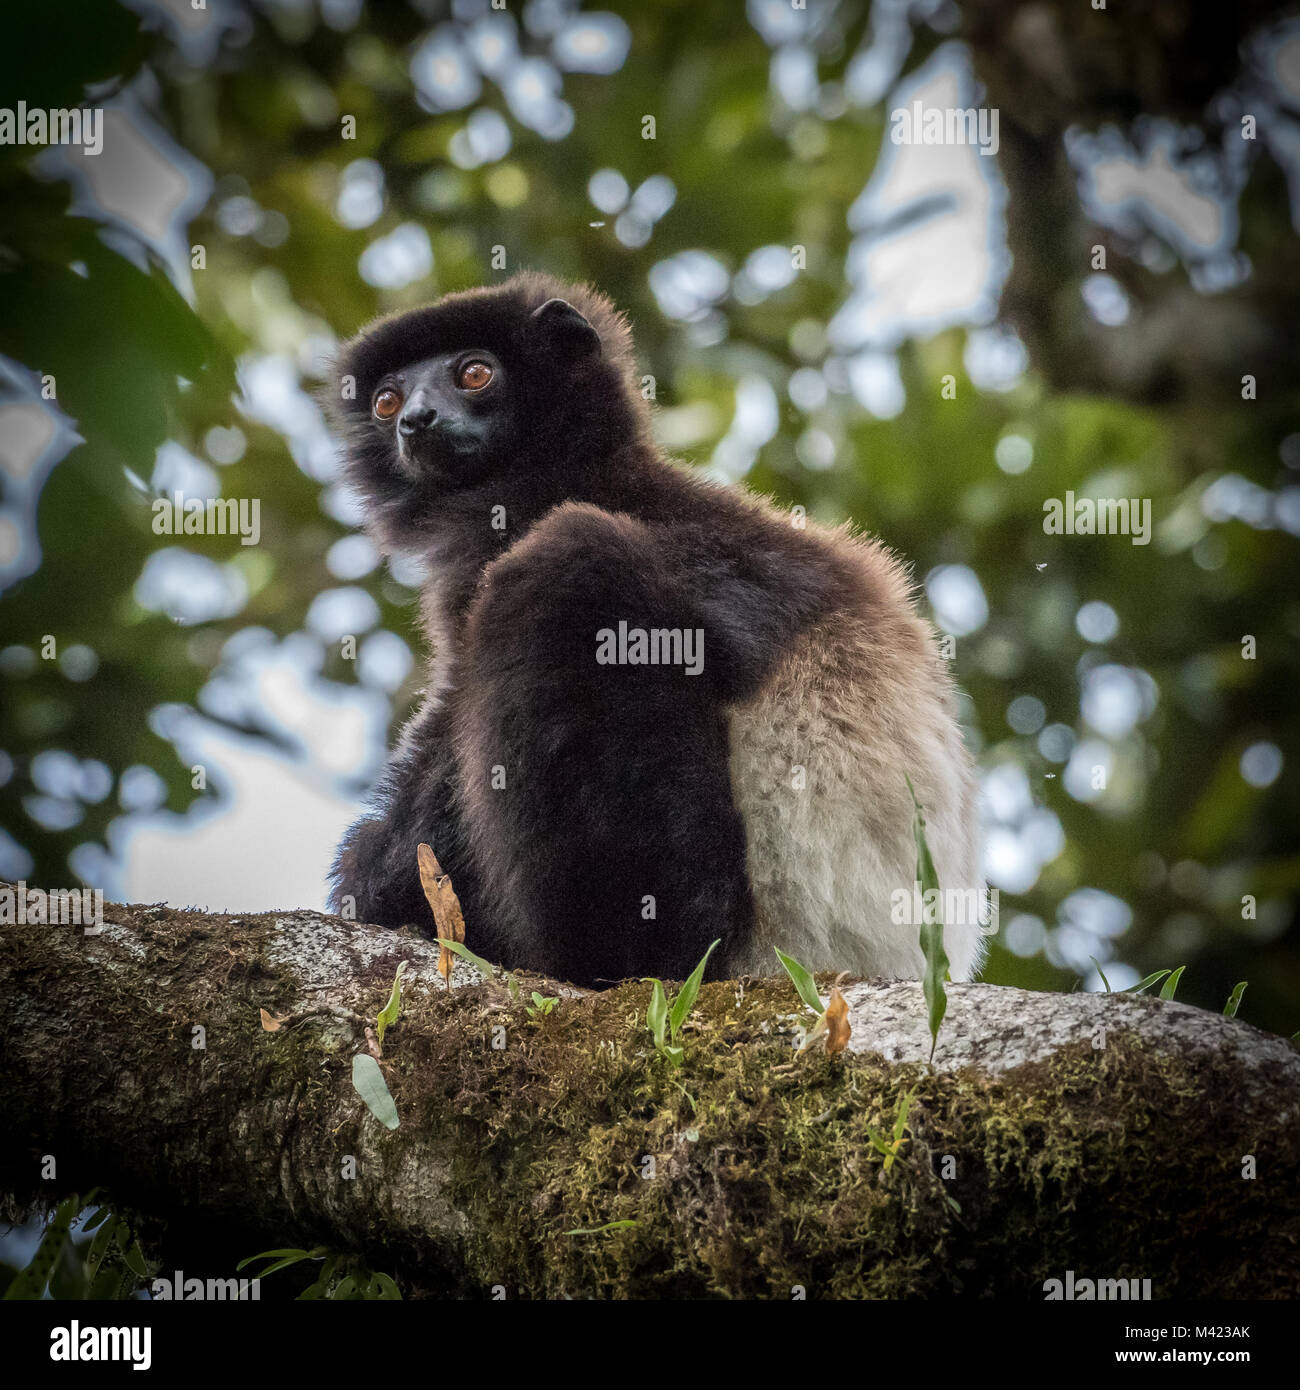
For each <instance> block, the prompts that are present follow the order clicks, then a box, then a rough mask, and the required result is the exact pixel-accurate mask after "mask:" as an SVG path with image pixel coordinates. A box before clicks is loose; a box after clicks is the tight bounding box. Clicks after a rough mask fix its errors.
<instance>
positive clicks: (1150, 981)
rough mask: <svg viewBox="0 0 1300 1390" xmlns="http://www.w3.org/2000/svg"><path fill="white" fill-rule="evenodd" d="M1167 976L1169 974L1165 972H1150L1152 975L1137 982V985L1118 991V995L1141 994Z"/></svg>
mask: <svg viewBox="0 0 1300 1390" xmlns="http://www.w3.org/2000/svg"><path fill="white" fill-rule="evenodd" d="M1168 974H1169V972H1168V971H1167V970H1155V971H1152V973H1151V974H1150V975H1148V976H1147V977H1146V979H1145V980H1139V981H1138V982H1137V984H1135V985H1130V986H1129V987H1128V988H1127V989H1122V990H1120V993H1121V994H1142V993H1143V992H1144V991H1146V990H1148V989H1150V988H1151V986H1152V985H1154V984H1156V983H1157V982H1158V981H1160V980H1163V979H1164V978H1165V976H1166V975H1168Z"/></svg>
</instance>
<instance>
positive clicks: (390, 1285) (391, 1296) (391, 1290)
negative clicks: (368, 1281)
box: [374, 1270, 402, 1303]
mask: <svg viewBox="0 0 1300 1390" xmlns="http://www.w3.org/2000/svg"><path fill="white" fill-rule="evenodd" d="M374 1281H375V1284H376V1285H377V1286H378V1289H379V1292H378V1294H377V1295H376V1296H377V1297H378V1298H381V1299H385V1300H388V1301H396V1302H398V1303H400V1302H401V1301H402V1295H401V1292H400V1291H399V1290H398V1287H397V1285H396V1284H395V1283H394V1282H393V1279H392V1276H391V1275H388V1274H381V1273H380V1272H379V1271H378V1270H376V1271H375V1276H374Z"/></svg>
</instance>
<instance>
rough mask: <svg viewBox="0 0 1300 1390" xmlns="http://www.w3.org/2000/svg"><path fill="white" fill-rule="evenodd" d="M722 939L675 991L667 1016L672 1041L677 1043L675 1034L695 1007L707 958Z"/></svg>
mask: <svg viewBox="0 0 1300 1390" xmlns="http://www.w3.org/2000/svg"><path fill="white" fill-rule="evenodd" d="M721 941H722V938H721V937H718V939H717V941H715V942H714V943H713V945H712V946H710V947H709V949H708V950H707V951H705V953H704V958H703V959H702V960H701V961H700V963H699V964H698V965H697V966H696V967H695V969H694V970H692V971H691V973H690V976H689V978H688V979H687V981H686V983H685V984H684V985H683V986H682V987H681V989H679V990H678V991H677V998H676V999H674V1000H673V1006H672V1009H671V1010H670V1011H669V1014H668V1031H669V1032H670V1033H671V1034H672V1037H673V1041H674V1042H676V1041H677V1034H678V1033H679V1032H681V1028H682V1024H683V1023H685V1022H686V1018H687V1015H688V1014H689V1013H690V1011H691V1010H692V1009H693V1008H694V1007H695V1001H696V999H697V998H698V997H699V993H700V985H701V984H702V983H703V982H704V967H705V966H706V965H708V963H709V957H710V956H711V955H712V954H713V952H714V950H715V949H716V947H717V946H718V945H719V944H720V943H721Z"/></svg>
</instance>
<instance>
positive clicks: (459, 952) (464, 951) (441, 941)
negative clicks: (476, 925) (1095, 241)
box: [438, 936, 518, 993]
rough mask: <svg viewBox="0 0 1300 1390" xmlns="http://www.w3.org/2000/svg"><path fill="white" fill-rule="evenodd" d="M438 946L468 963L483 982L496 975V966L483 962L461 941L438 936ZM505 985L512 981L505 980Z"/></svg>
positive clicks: (516, 986)
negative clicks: (480, 976)
mask: <svg viewBox="0 0 1300 1390" xmlns="http://www.w3.org/2000/svg"><path fill="white" fill-rule="evenodd" d="M438 945H439V946H445V947H446V948H447V949H448V950H449V951H450V952H451V953H452V955H454V956H459V957H460V958H461V960H467V961H469V963H470V964H471V965H472V966H473V967H474V969H475V970H477V971H478V973H479V974H480V975H482V976H483V978H484V979H485V980H490V979H491V978H492V977H493V975H495V974H496V966H495V965H493V964H492V963H491V962H490V961H486V960H484V959H483V957H482V956H476V955H475V954H474V952H473V951H471V950H470V949H469V947H468V946H466V945H465V943H464V942H463V941H448V939H447V938H446V937H445V936H440V937H439V938H438ZM506 983H507V984H511V983H512V980H510V979H507V981H506ZM514 988H515V989H518V985H515V987H514ZM513 992H514V990H512V991H511V993H513Z"/></svg>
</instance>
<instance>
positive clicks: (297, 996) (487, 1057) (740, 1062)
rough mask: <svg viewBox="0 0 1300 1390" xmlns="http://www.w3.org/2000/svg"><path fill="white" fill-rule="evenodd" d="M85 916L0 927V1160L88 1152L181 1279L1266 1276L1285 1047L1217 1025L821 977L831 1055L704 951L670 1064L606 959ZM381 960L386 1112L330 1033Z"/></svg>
mask: <svg viewBox="0 0 1300 1390" xmlns="http://www.w3.org/2000/svg"><path fill="white" fill-rule="evenodd" d="M107 918H108V921H107V922H106V925H105V927H104V929H103V931H102V933H101V934H99V935H90V936H87V935H84V934H82V932H81V930H80V929H79V928H75V927H47V926H37V927H31V926H28V927H13V926H7V927H5V928H4V929H3V931H4V943H5V950H4V953H3V957H2V958H0V1000H2V1008H0V1112H2V1113H3V1116H4V1142H3V1146H2V1152H0V1187H3V1189H4V1190H5V1191H6V1192H8V1193H9V1194H11V1196H12V1199H13V1203H14V1204H16V1205H22V1204H30V1203H32V1202H38V1201H46V1202H48V1201H52V1200H54V1199H55V1198H56V1197H57V1196H59V1195H60V1194H62V1193H64V1192H67V1191H70V1190H81V1191H85V1190H86V1189H88V1188H89V1187H90V1186H92V1185H95V1184H99V1185H102V1186H104V1187H106V1188H107V1189H108V1191H109V1193H110V1195H111V1198H112V1199H113V1201H114V1202H115V1203H117V1204H119V1205H122V1206H126V1207H130V1208H135V1209H137V1210H139V1211H141V1212H143V1213H146V1214H148V1215H149V1216H151V1217H156V1218H159V1219H160V1221H161V1222H162V1223H163V1224H162V1225H161V1226H160V1227H159V1233H160V1240H161V1247H160V1253H162V1254H163V1256H164V1260H165V1261H166V1260H171V1261H173V1263H174V1265H180V1266H182V1267H183V1268H184V1269H185V1271H186V1273H187V1274H190V1273H193V1274H199V1275H203V1276H224V1275H228V1274H230V1273H231V1272H232V1270H231V1268H230V1264H229V1261H230V1260H231V1259H232V1257H233V1256H234V1255H235V1254H252V1253H254V1252H255V1251H257V1250H260V1249H264V1248H266V1247H268V1246H278V1245H286V1244H293V1243H295V1242H302V1243H308V1244H314V1243H318V1242H319V1243H322V1244H327V1245H330V1246H332V1247H336V1248H338V1249H341V1250H347V1251H364V1252H366V1254H367V1255H368V1257H369V1260H370V1263H371V1265H372V1267H374V1268H376V1269H383V1270H387V1271H392V1272H396V1273H397V1274H398V1277H399V1279H401V1280H402V1281H403V1282H404V1285H405V1289H406V1291H407V1292H408V1293H411V1292H416V1293H419V1292H424V1293H429V1294H435V1295H437V1294H457V1295H466V1294H467V1295H470V1296H477V1295H487V1294H488V1293H489V1291H490V1290H492V1289H493V1288H494V1287H500V1288H502V1289H504V1291H505V1294H506V1296H507V1297H511V1298H513V1297H526V1296H549V1297H560V1296H572V1297H585V1296H593V1295H594V1296H596V1297H609V1296H657V1297H670V1296H708V1295H718V1294H721V1295H730V1296H758V1297H776V1298H790V1297H792V1296H796V1293H797V1291H798V1290H800V1289H802V1290H804V1291H805V1292H806V1295H807V1296H808V1297H810V1298H816V1297H835V1296H860V1295H868V1296H886V1297H890V1296H908V1295H940V1294H946V1293H958V1294H966V1295H989V1294H1001V1295H1005V1296H1012V1297H1015V1296H1020V1297H1026V1298H1033V1299H1037V1298H1041V1297H1043V1283H1044V1281H1045V1280H1048V1279H1052V1278H1058V1279H1064V1278H1065V1276H1066V1272H1067V1270H1072V1271H1073V1272H1074V1277H1075V1280H1076V1282H1077V1281H1078V1280H1080V1279H1084V1278H1092V1279H1099V1278H1101V1279H1120V1278H1124V1279H1128V1278H1138V1279H1150V1280H1151V1288H1152V1294H1153V1296H1154V1297H1156V1298H1162V1297H1170V1296H1178V1297H1191V1296H1202V1295H1204V1296H1215V1295H1218V1296H1252V1295H1254V1296H1259V1295H1264V1296H1267V1295H1289V1296H1291V1297H1295V1296H1297V1295H1300V1191H1298V1190H1297V1183H1296V1175H1297V1172H1300V1053H1298V1052H1297V1050H1296V1049H1295V1048H1294V1047H1293V1046H1292V1045H1291V1044H1290V1043H1289V1042H1287V1041H1285V1040H1283V1039H1281V1038H1276V1037H1271V1036H1267V1035H1265V1034H1262V1033H1260V1032H1258V1031H1256V1030H1255V1029H1253V1028H1250V1027H1248V1026H1247V1025H1245V1024H1243V1023H1239V1022H1236V1021H1234V1020H1229V1019H1225V1018H1221V1017H1219V1016H1217V1015H1214V1014H1209V1013H1205V1012H1202V1011H1200V1010H1196V1009H1192V1008H1189V1007H1185V1006H1183V1005H1180V1004H1176V1003H1162V1002H1160V1001H1159V1000H1155V999H1151V998H1146V997H1140V998H1139V997H1133V996H1128V995H1122V996H1120V995H1117V996H1104V995H1077V994H1076V995H1060V994H1032V993H1027V992H1024V991H1021V990H1014V989H1003V988H997V987H994V986H990V985H953V986H950V988H949V1005H948V1016H947V1019H946V1020H945V1022H944V1025H943V1029H942V1032H941V1034H940V1040H939V1046H938V1050H937V1052H936V1054H935V1060H934V1067H933V1068H932V1069H931V1068H928V1067H927V1066H926V1065H925V1064H924V1059H925V1057H926V1055H927V1054H928V1051H929V1035H928V1032H927V1027H926V1022H925V1007H924V1001H923V999H922V996H921V989H920V986H919V985H917V984H913V983H895V984H888V985H879V984H876V985H873V984H865V983H864V984H856V985H853V986H850V987H848V988H847V989H846V990H845V993H846V997H847V998H848V1000H849V1003H850V1008H851V1017H852V1027H853V1034H852V1042H851V1044H850V1051H849V1053H848V1054H846V1055H842V1056H840V1057H834V1058H832V1057H826V1056H825V1055H814V1054H811V1053H809V1054H803V1055H796V1054H795V1052H794V1050H793V1042H794V1039H795V1036H796V1033H797V1030H798V1028H799V1025H800V1021H801V1020H803V1021H807V1020H808V1019H810V1017H811V1016H810V1015H809V1014H807V1013H806V1012H805V1013H801V1007H802V1006H801V1005H800V1004H799V1001H798V999H797V996H796V995H795V993H794V990H793V988H792V987H791V985H790V983H789V982H788V981H787V980H785V979H784V978H782V979H780V980H776V979H773V980H763V981H743V982H741V983H734V982H722V983H716V984H710V985H707V986H705V988H704V990H703V991H702V993H701V995H700V999H699V1001H698V1003H697V1006H696V1008H695V1011H694V1013H693V1014H692V1017H691V1023H690V1025H689V1027H688V1029H687V1031H686V1035H685V1060H684V1062H683V1064H682V1066H681V1067H680V1068H678V1069H674V1068H673V1067H672V1066H671V1065H670V1064H669V1062H668V1061H667V1059H666V1058H664V1057H660V1056H658V1055H657V1054H656V1053H655V1051H654V1048H653V1046H652V1045H651V1042H650V1036H649V1034H648V1033H647V1031H646V1028H645V1008H646V1004H647V1002H648V999H649V993H650V991H649V987H648V986H646V985H643V984H639V983H637V984H627V985H623V986H621V987H620V988H618V989H615V990H611V991H609V992H607V993H603V994H596V995H584V994H582V993H581V992H579V991H576V990H573V989H572V988H570V987H568V986H554V985H549V984H547V983H546V982H543V981H537V980H523V981H522V983H523V985H524V988H523V990H522V993H521V995H520V997H518V998H516V997H514V995H512V992H511V991H510V990H509V989H508V988H507V987H506V984H505V983H504V981H503V980H501V979H500V978H498V979H495V980H493V981H491V982H487V983H484V982H481V981H480V979H479V976H478V974H477V972H475V971H474V970H472V969H470V968H469V967H467V966H465V965H463V964H460V963H458V964H457V967H456V973H455V977H454V980H453V983H454V985H455V986H456V987H455V988H454V989H453V990H451V991H448V990H446V989H445V987H444V985H443V982H442V980H441V979H440V977H439V976H438V975H437V973H436V969H435V964H436V960H437V947H436V946H434V945H432V944H431V943H429V942H427V941H425V940H423V939H422V938H420V937H417V936H415V935H412V934H408V933H405V932H402V933H398V932H392V931H385V930H383V929H381V928H375V927H366V926H359V925H355V924H352V923H348V922H344V921H342V920H340V919H338V918H332V917H326V916H321V915H319V914H316V913H311V912H303V911H295V912H283V913H267V914H264V915H260V916H247V915H245V916H223V915H217V914H207V913H200V912H176V911H172V910H171V909H167V908H149V907H116V906H114V907H110V908H109V910H108V912H107ZM401 961H409V962H410V964H409V965H408V967H407V971H406V975H405V980H404V991H403V1013H402V1017H401V1020H400V1022H399V1023H398V1024H397V1025H396V1026H395V1027H393V1028H391V1029H390V1030H389V1031H388V1033H387V1035H386V1037H385V1040H384V1045H383V1057H382V1062H381V1066H382V1068H383V1071H384V1074H385V1077H386V1079H387V1082H388V1086H389V1088H390V1090H391V1092H392V1096H393V1099H394V1100H395V1102H396V1106H397V1110H398V1113H399V1115H400V1119H401V1123H400V1126H399V1128H397V1129H396V1130H391V1131H390V1130H388V1129H386V1128H384V1127H383V1126H382V1125H381V1124H380V1123H379V1122H378V1121H377V1120H376V1119H375V1118H374V1117H373V1116H372V1115H371V1114H370V1112H369V1111H368V1110H367V1108H366V1106H365V1104H364V1103H363V1102H362V1100H361V1098H360V1097H359V1095H358V1094H357V1092H356V1091H355V1090H354V1089H353V1086H352V1082H351V1076H352V1057H353V1055H354V1054H355V1053H357V1052H362V1051H366V1050H367V1047H368V1043H367V1038H366V1024H367V1023H369V1024H371V1025H373V1023H374V1017H375V1014H376V1013H377V1012H378V1011H379V1010H380V1009H381V1008H382V1007H383V1005H384V1003H385V1001H386V999H387V997H388V993H389V990H390V988H391V985H392V981H393V976H394V974H395V972H396V969H397V966H398V964H399V962H401ZM823 985H824V987H825V985H826V982H825V981H824V982H823ZM534 987H536V988H537V989H538V990H539V992H541V993H544V994H548V995H556V996H561V997H560V998H559V1002H558V1003H557V1004H556V1005H555V1006H554V1007H553V1008H552V1010H551V1011H550V1012H549V1013H542V1012H541V1011H540V1010H538V1011H535V1012H534V1014H533V1016H530V1015H529V1013H528V1012H527V1007H528V1003H529V1000H530V991H531V990H532V989H533V988H534ZM261 1009H265V1010H267V1011H268V1013H269V1014H271V1015H273V1016H275V1017H285V1016H292V1017H291V1021H289V1022H286V1023H285V1024H284V1025H283V1026H282V1027H280V1028H279V1029H278V1031H274V1032H268V1031H265V1030H264V1028H263V1026H262V1023H261V1019H260V1013H259V1011H260V1010H261ZM912 1090H915V1098H914V1101H913V1103H912V1105H911V1108H910V1110H909V1111H908V1114H907V1120H906V1125H905V1129H904V1132H903V1134H904V1137H903V1140H902V1142H901V1144H899V1145H898V1147H897V1157H896V1159H895V1160H894V1161H892V1162H891V1163H890V1164H889V1166H888V1168H886V1166H885V1158H884V1155H882V1154H881V1153H880V1151H879V1150H878V1149H877V1148H876V1147H874V1146H873V1144H872V1142H871V1139H870V1134H871V1133H873V1132H874V1133H875V1134H876V1135H877V1136H879V1137H880V1138H881V1139H882V1140H883V1141H885V1142H886V1143H888V1142H889V1141H890V1139H891V1136H892V1133H893V1129H894V1122H895V1118H896V1117H897V1116H898V1114H899V1111H900V1106H901V1105H902V1103H903V1098H904V1096H905V1095H906V1094H907V1093H908V1092H910V1091H912ZM45 1155H49V1156H52V1157H53V1158H54V1160H55V1161H56V1163H57V1178H56V1179H55V1180H53V1181H48V1182H46V1181H43V1180H42V1178H41V1163H42V1158H43V1156H45ZM353 1172H355V1176H350V1174H352V1173H353ZM615 1222H620V1223H623V1222H626V1223H631V1224H626V1225H616V1226H612V1227H611V1225H610V1223H615ZM600 1228H606V1229H603V1230H602V1229H600ZM168 1268H169V1266H168V1265H167V1264H166V1263H164V1272H167V1270H168ZM277 1277H282V1276H277Z"/></svg>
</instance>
